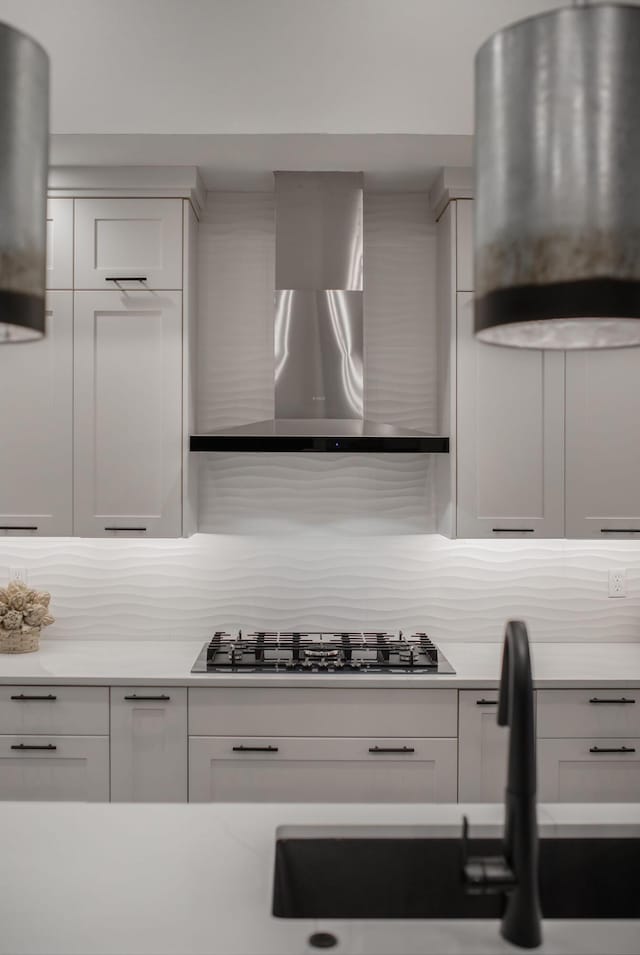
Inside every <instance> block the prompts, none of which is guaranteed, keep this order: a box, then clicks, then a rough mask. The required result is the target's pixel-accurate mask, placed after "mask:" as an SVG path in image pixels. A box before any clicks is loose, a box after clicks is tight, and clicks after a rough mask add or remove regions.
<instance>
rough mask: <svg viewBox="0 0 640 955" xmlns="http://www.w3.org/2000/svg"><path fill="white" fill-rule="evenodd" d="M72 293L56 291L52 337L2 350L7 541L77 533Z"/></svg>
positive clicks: (1, 489)
mask: <svg viewBox="0 0 640 955" xmlns="http://www.w3.org/2000/svg"><path fill="white" fill-rule="evenodd" d="M72 302H73V296H72V293H71V292H49V293H48V294H47V304H46V334H45V336H44V338H42V339H41V340H39V341H35V342H29V344H28V345H8V346H7V345H5V346H0V391H1V393H2V395H3V396H4V400H3V408H4V413H3V415H2V418H1V420H0V447H1V448H2V461H3V466H2V468H0V535H7V534H20V535H22V534H24V535H36V534H37V535H45V536H54V535H61V536H67V535H70V534H71V533H72V464H71V460H72V400H73V340H72V320H73V316H72Z"/></svg>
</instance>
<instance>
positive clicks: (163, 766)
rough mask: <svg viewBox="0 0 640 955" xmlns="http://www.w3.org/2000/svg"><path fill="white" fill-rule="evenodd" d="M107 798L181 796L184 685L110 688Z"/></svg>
mask: <svg viewBox="0 0 640 955" xmlns="http://www.w3.org/2000/svg"><path fill="white" fill-rule="evenodd" d="M111 799H112V801H113V802H186V801H187V691H186V688H184V687H174V686H172V687H158V688H156V687H149V686H147V687H144V686H137V687H112V688H111Z"/></svg>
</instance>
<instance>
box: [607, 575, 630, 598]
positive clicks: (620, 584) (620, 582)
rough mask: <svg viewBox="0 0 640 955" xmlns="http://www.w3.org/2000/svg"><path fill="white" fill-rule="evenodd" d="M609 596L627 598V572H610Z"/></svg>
mask: <svg viewBox="0 0 640 955" xmlns="http://www.w3.org/2000/svg"><path fill="white" fill-rule="evenodd" d="M609 596H610V597H626V596H627V572H626V570H610V571H609Z"/></svg>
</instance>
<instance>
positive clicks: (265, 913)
mask: <svg viewBox="0 0 640 955" xmlns="http://www.w3.org/2000/svg"><path fill="white" fill-rule="evenodd" d="M463 812H466V813H467V814H468V815H469V817H470V820H471V826H472V834H473V835H488V836H492V835H498V833H499V831H500V830H499V829H498V828H496V827H497V826H500V827H501V825H502V807H500V806H455V805H448V806H444V805H443V806H434V805H431V806H426V805H425V806H416V805H403V806H397V805H305V806H301V805H291V804H286V805H276V804H271V805H260V804H253V805H246V804H245V805H242V804H234V805H231V804H229V805H225V804H217V805H214V804H209V805H193V804H192V805H127V804H120V805H116V804H111V805H108V804H81V803H75V804H74V803H4V804H3V806H2V812H1V813H0V845H1V846H2V851H1V852H0V926H1V929H0V955H63V953H64V955H260V953H264V955H289V953H291V955H301V953H311V952H314V951H316V950H315V949H312V948H311V947H310V946H309V944H308V939H309V936H310V935H311V934H312V933H313V932H317V931H328V932H333V933H334V934H335V935H336V936H337V938H338V941H339V944H338V946H337V947H336V948H333V949H332V952H335V953H336V955H347V953H352V955H355V953H358V955H389V953H394V955H418V953H420V955H430V953H434V955H436V953H437V955H446V953H458V955H466V953H485V955H487V953H504V952H511V953H515V952H517V951H521V949H516V948H514V947H513V946H512V945H510V944H509V943H508V942H505V941H504V940H503V939H502V938H501V937H500V935H499V933H498V923H497V922H496V921H493V920H482V921H471V920H459V921H432V920H412V921H409V920H407V921H404V920H388V921H387V920H375V921H365V920H353V921H348V920H329V919H317V920H312V919H278V918H275V917H274V916H272V914H271V901H272V880H273V868H274V849H275V840H276V833H277V831H278V829H279V828H280V827H290V826H294V827H296V826H303V827H308V826H318V825H322V826H328V827H332V833H333V834H335V827H337V826H338V827H347V828H346V829H343V830H342V834H344V835H348V834H352V835H353V834H357V832H354V829H353V827H363V826H365V827H370V826H375V827H379V826H381V827H395V826H402V827H405V828H404V832H403V833H402V834H404V835H407V834H415V835H423V836H428V835H436V834H437V835H440V836H443V835H444V836H456V837H457V836H458V835H459V833H460V821H461V818H462V814H463ZM539 822H540V833H541V835H542V836H547V837H552V836H554V835H556V836H560V835H565V836H566V835H580V836H582V835H589V834H591V835H598V834H599V835H604V834H607V835H621V836H635V837H638V836H640V805H631V804H626V805H612V804H609V805H596V806H594V805H585V806H572V805H562V806H541V807H539ZM612 823H615V825H610V824H612ZM406 827H411V830H410V831H409V830H407V828H406ZM325 834H329V833H328V832H327V833H325ZM543 937H544V942H543V946H542V947H541V948H539V949H537V950H536V951H538V952H540V955H549V953H562V955H571V953H575V955H577V953H594V955H596V953H597V955H602V953H603V952H612V953H613V952H615V953H616V955H626V953H634V955H638V953H640V923H639V922H638V921H614V920H608V921H605V920H603V921H571V922H568V921H560V920H553V921H545V922H544V925H543Z"/></svg>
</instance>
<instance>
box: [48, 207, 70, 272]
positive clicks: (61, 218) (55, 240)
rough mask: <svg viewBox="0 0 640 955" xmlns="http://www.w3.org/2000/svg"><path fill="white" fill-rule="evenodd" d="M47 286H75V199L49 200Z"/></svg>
mask: <svg viewBox="0 0 640 955" xmlns="http://www.w3.org/2000/svg"><path fill="white" fill-rule="evenodd" d="M46 286H47V288H48V289H72V288H73V199H49V201H48V202H47V272H46Z"/></svg>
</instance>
